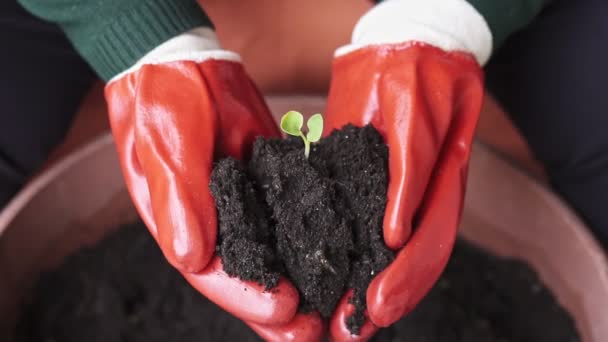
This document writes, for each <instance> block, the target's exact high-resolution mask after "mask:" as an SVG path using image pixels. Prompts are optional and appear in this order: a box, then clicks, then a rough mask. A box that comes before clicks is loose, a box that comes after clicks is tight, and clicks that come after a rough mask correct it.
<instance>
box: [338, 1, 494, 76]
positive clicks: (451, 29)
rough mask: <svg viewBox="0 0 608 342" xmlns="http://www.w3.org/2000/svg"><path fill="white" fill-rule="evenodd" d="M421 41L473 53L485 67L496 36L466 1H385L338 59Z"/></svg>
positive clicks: (360, 25)
mask: <svg viewBox="0 0 608 342" xmlns="http://www.w3.org/2000/svg"><path fill="white" fill-rule="evenodd" d="M407 41H419V42H424V43H427V44H429V45H433V46H436V47H438V48H440V49H443V50H445V51H463V52H468V53H471V54H473V55H474V56H475V58H476V59H477V62H478V63H479V64H480V65H484V64H485V63H486V62H487V61H488V59H489V58H490V55H491V53H492V33H491V31H490V28H489V27H488V24H487V23H486V21H485V19H484V18H483V17H482V16H481V15H480V14H479V12H477V10H476V9H475V8H474V7H473V6H472V5H471V4H469V3H468V2H467V1H466V0H385V1H384V2H382V3H380V4H378V5H376V6H375V7H374V8H372V9H371V10H370V11H369V12H367V13H366V14H365V15H364V16H363V17H361V19H359V21H358V22H357V24H356V26H355V29H354V30H353V35H352V43H351V44H350V45H347V46H343V47H341V48H339V49H338V50H336V53H335V56H340V55H343V54H346V53H349V52H351V51H353V50H356V49H359V48H362V47H365V46H368V45H377V44H391V43H401V42H407Z"/></svg>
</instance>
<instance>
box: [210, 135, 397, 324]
mask: <svg viewBox="0 0 608 342" xmlns="http://www.w3.org/2000/svg"><path fill="white" fill-rule="evenodd" d="M387 163H388V148H387V146H386V145H385V144H384V143H383V140H382V137H381V135H380V134H379V133H378V131H377V130H376V129H375V128H373V126H371V125H368V126H365V127H362V128H359V127H355V126H352V125H347V126H345V127H343V128H342V129H340V130H334V131H333V132H332V133H331V134H330V135H329V136H328V137H326V138H324V139H321V141H320V142H319V143H317V144H314V145H313V146H312V149H311V152H310V156H309V157H308V158H306V156H305V154H304V143H303V141H302V140H301V139H300V138H298V137H292V138H288V139H274V138H273V139H265V138H258V139H257V140H256V142H255V144H254V147H253V154H252V156H251V158H250V159H249V162H248V163H247V165H244V164H241V163H240V162H238V161H236V160H234V159H231V158H226V159H222V160H220V161H219V162H218V163H217V164H216V165H215V167H214V169H213V173H212V176H211V183H210V189H211V192H212V194H213V197H214V199H215V203H216V206H217V209H218V226H219V242H218V253H219V254H220V256H221V257H222V261H223V264H224V269H225V271H226V273H228V274H229V275H231V276H236V277H239V278H241V279H244V280H252V281H256V282H258V283H260V284H262V285H265V286H266V288H267V289H272V288H273V287H274V286H276V284H277V282H278V279H279V276H280V275H283V276H285V277H287V278H288V279H289V280H291V281H292V282H293V284H294V285H295V286H296V288H297V289H298V290H299V292H300V309H301V310H302V311H304V312H309V311H318V312H319V313H320V314H321V316H322V317H325V318H329V317H330V316H331V314H332V312H333V311H334V309H335V306H336V305H337V303H338V301H339V300H340V298H341V296H342V295H343V294H344V292H345V291H346V289H348V288H352V289H354V296H353V299H352V302H353V303H354V304H355V307H356V309H357V310H356V312H355V314H354V315H352V316H351V317H349V318H348V322H347V323H348V325H349V328H350V329H351V331H353V332H354V333H357V332H358V331H359V328H360V327H361V325H362V324H363V322H364V316H363V312H364V309H365V302H366V301H365V290H366V289H367V286H368V284H369V283H370V281H371V279H372V278H373V276H374V275H375V274H377V273H379V272H380V271H382V270H383V269H384V268H385V267H386V266H387V265H388V264H389V263H390V262H391V261H392V259H393V252H391V251H390V250H389V249H387V247H386V246H385V244H384V241H383V238H382V222H383V218H384V208H385V204H386V189H387V184H388V171H387Z"/></svg>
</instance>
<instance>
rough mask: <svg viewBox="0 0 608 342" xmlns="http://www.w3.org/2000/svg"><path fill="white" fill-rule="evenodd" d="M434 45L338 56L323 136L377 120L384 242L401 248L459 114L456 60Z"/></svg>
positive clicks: (369, 49)
mask: <svg viewBox="0 0 608 342" xmlns="http://www.w3.org/2000/svg"><path fill="white" fill-rule="evenodd" d="M445 58H446V57H445V53H443V52H441V51H440V50H439V49H437V48H434V47H430V46H422V45H421V46H411V45H410V44H394V45H383V46H369V47H366V48H361V49H358V50H356V51H354V52H351V53H349V54H346V55H344V56H341V57H338V58H336V59H335V60H334V64H333V69H332V83H331V88H330V94H329V98H328V105H327V109H326V110H327V120H326V121H327V125H326V130H325V134H326V135H327V134H329V133H330V132H331V130H332V129H334V128H336V129H337V128H341V127H342V126H344V125H345V124H347V123H352V124H354V125H357V126H363V125H366V124H369V123H371V124H372V125H373V126H374V127H375V128H376V129H377V130H378V131H379V132H380V133H381V134H382V135H383V137H384V140H385V142H386V143H387V144H388V146H389V147H390V149H389V175H390V179H389V186H388V192H387V195H388V202H387V207H386V213H385V218H384V240H385V243H386V245H387V246H388V247H389V248H392V249H399V248H401V247H402V246H403V245H404V244H405V243H406V242H407V240H408V239H409V237H410V235H411V231H412V229H411V227H412V219H413V216H414V213H415V212H416V211H417V209H418V207H419V206H420V203H421V201H422V199H423V197H424V194H425V191H426V188H427V185H428V182H429V179H430V176H431V173H432V172H433V169H434V166H435V163H436V156H437V155H438V154H439V152H440V150H441V148H442V146H443V143H444V140H445V137H446V135H447V132H448V129H449V128H450V125H451V120H452V118H453V115H452V114H453V110H454V108H453V104H454V100H455V98H454V97H453V96H449V95H450V94H454V87H455V84H456V83H458V82H460V80H459V78H458V77H457V76H456V75H459V74H458V73H459V72H460V69H459V68H458V64H456V63H452V64H449V63H445Z"/></svg>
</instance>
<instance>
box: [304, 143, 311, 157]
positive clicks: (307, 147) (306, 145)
mask: <svg viewBox="0 0 608 342" xmlns="http://www.w3.org/2000/svg"><path fill="white" fill-rule="evenodd" d="M309 154H310V142H309V141H308V140H306V139H304V155H305V156H306V159H308V155H309Z"/></svg>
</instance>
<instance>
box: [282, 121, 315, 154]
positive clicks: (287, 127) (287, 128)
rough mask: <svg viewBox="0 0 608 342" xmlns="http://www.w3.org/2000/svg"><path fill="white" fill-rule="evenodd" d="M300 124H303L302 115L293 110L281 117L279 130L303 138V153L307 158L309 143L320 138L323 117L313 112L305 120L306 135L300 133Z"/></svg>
mask: <svg viewBox="0 0 608 342" xmlns="http://www.w3.org/2000/svg"><path fill="white" fill-rule="evenodd" d="M302 126H304V116H303V115H302V114H301V113H299V112H296V111H294V110H292V111H289V112H287V113H286V114H285V115H283V117H282V118H281V130H283V132H285V133H287V134H289V135H294V136H296V137H301V138H302V140H304V147H305V148H304V154H305V155H306V157H307V158H308V154H309V153H310V143H314V142H317V141H319V139H321V134H322V133H323V117H322V116H321V114H315V115H313V116H311V117H310V118H309V119H308V121H307V122H306V127H308V132H307V133H306V135H304V133H302Z"/></svg>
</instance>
